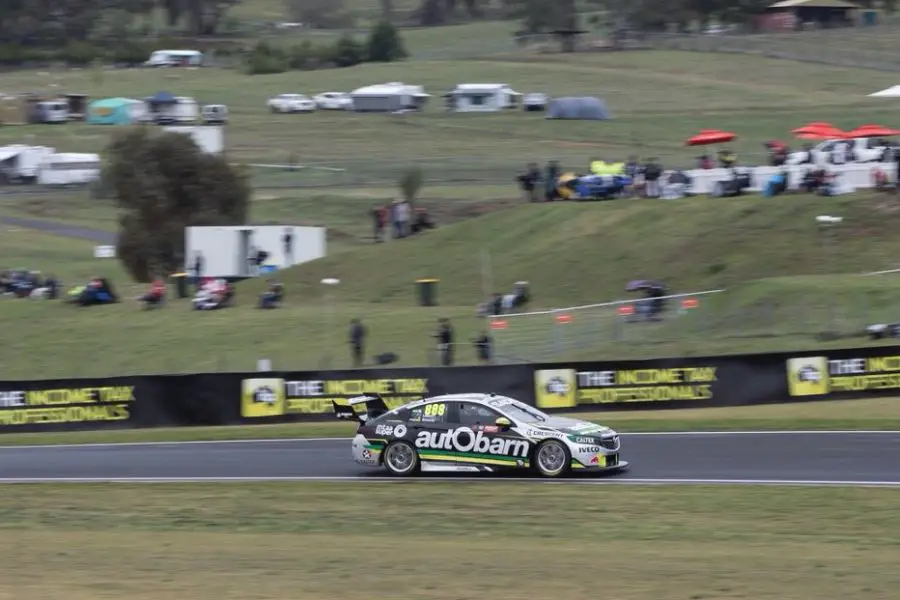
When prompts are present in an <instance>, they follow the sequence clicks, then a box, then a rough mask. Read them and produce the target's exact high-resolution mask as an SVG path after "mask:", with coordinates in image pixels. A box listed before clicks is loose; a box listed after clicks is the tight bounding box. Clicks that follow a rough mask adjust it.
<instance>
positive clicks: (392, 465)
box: [383, 440, 420, 477]
mask: <svg viewBox="0 0 900 600" xmlns="http://www.w3.org/2000/svg"><path fill="white" fill-rule="evenodd" d="M383 457H384V458H383V462H384V468H385V469H387V471H388V473H390V474H391V475H394V476H396V477H407V476H409V475H413V474H415V473H417V472H418V471H419V466H420V463H419V453H418V452H416V449H415V447H414V446H413V445H412V444H410V443H409V442H405V441H403V440H397V441H393V442H391V443H390V444H388V446H387V448H385V449H384V454H383Z"/></svg>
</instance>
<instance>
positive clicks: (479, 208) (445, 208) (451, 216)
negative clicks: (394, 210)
mask: <svg viewBox="0 0 900 600" xmlns="http://www.w3.org/2000/svg"><path fill="white" fill-rule="evenodd" d="M521 203H522V201H521V200H519V199H492V200H486V201H483V202H478V201H472V200H466V199H462V198H458V199H456V198H441V199H440V200H432V201H428V200H422V201H420V202H419V206H421V207H423V208H427V209H428V212H429V213H431V216H432V218H433V219H434V220H435V221H437V223H438V225H448V224H450V223H455V222H459V221H463V220H465V219H474V218H475V217H481V216H484V215H487V214H490V213H492V212H495V211H498V210H503V209H506V208H511V207H512V206H516V205H520V204H521Z"/></svg>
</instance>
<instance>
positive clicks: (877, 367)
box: [784, 346, 900, 401]
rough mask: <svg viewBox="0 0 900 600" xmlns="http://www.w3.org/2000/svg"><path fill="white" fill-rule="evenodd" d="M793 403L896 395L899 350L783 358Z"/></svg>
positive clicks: (899, 390) (899, 391) (898, 391)
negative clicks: (797, 401)
mask: <svg viewBox="0 0 900 600" xmlns="http://www.w3.org/2000/svg"><path fill="white" fill-rule="evenodd" d="M784 368H785V371H786V374H787V381H788V395H789V397H790V398H791V399H793V400H795V401H796V400H825V399H829V398H860V397H865V396H900V347H896V346H887V347H875V348H858V349H855V350H831V351H827V352H820V353H809V354H807V355H803V356H797V355H793V356H791V355H787V356H785V357H784Z"/></svg>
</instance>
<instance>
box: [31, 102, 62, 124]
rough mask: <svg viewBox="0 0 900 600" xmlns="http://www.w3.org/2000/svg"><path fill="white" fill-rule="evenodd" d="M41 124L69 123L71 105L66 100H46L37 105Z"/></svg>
mask: <svg viewBox="0 0 900 600" xmlns="http://www.w3.org/2000/svg"><path fill="white" fill-rule="evenodd" d="M36 108H37V112H38V119H39V122H40V123H68V122H69V103H68V102H66V101H65V100H45V101H43V102H38V103H37V107H36Z"/></svg>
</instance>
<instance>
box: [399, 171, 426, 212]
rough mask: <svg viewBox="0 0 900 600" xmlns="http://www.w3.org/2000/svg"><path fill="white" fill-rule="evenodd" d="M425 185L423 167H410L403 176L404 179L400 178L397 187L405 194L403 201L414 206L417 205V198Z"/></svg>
mask: <svg viewBox="0 0 900 600" xmlns="http://www.w3.org/2000/svg"><path fill="white" fill-rule="evenodd" d="M424 184H425V178H424V175H423V173H422V169H421V167H410V168H409V169H407V171H406V172H405V173H404V174H403V177H401V178H400V181H399V182H398V184H397V185H398V187H399V188H400V193H401V194H403V199H404V200H406V201H407V202H409V203H410V205H412V204H415V202H416V198H417V197H418V196H419V192H420V191H421V189H422V186H423V185H424Z"/></svg>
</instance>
